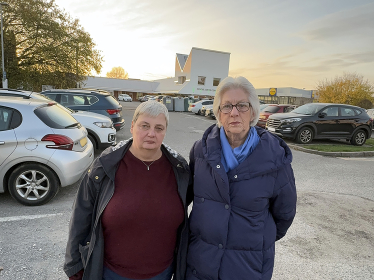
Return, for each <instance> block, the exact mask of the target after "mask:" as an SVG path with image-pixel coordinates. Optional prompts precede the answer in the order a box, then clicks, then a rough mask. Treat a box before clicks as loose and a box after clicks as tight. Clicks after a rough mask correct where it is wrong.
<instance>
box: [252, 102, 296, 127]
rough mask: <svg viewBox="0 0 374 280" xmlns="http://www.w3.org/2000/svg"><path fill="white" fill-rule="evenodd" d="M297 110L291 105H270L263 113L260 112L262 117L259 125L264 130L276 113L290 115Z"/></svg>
mask: <svg viewBox="0 0 374 280" xmlns="http://www.w3.org/2000/svg"><path fill="white" fill-rule="evenodd" d="M260 106H261V105H260ZM295 108H296V105H290V104H276V105H273V104H271V105H268V106H266V107H265V108H264V109H263V110H262V111H260V117H259V119H258V122H257V125H258V126H260V127H262V128H265V125H266V121H267V120H268V118H269V116H270V115H272V114H276V113H288V112H290V111H292V110H293V109H295Z"/></svg>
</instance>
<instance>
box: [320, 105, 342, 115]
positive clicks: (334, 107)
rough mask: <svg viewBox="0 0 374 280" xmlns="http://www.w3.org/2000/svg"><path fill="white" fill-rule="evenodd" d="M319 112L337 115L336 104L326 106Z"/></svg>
mask: <svg viewBox="0 0 374 280" xmlns="http://www.w3.org/2000/svg"><path fill="white" fill-rule="evenodd" d="M321 113H325V114H326V115H327V116H328V117H337V116H339V108H338V107H336V106H333V107H328V108H326V109H325V110H323V111H322V112H321Z"/></svg>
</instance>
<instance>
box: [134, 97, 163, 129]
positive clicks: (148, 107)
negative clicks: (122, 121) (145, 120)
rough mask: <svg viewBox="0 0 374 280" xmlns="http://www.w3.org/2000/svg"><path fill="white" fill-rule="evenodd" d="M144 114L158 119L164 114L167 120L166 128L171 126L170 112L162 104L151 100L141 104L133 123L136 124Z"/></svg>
mask: <svg viewBox="0 0 374 280" xmlns="http://www.w3.org/2000/svg"><path fill="white" fill-rule="evenodd" d="M142 114H146V115H148V116H151V117H157V116H158V115H159V114H164V115H165V119H166V127H167V126H168V124H169V112H168V109H167V108H166V106H165V105H164V104H162V103H160V102H157V101H154V100H149V101H146V102H143V103H141V104H140V105H139V106H138V107H137V108H136V110H135V113H134V116H133V117H132V121H133V122H134V123H136V121H137V120H138V118H139V116H140V115H142Z"/></svg>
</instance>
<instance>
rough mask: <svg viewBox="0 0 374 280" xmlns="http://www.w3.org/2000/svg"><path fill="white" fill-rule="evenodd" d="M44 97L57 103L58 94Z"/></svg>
mask: <svg viewBox="0 0 374 280" xmlns="http://www.w3.org/2000/svg"><path fill="white" fill-rule="evenodd" d="M42 95H43V96H46V97H48V98H50V99H52V100H54V101H57V94H42Z"/></svg>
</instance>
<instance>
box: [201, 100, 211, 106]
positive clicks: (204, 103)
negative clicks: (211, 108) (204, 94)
mask: <svg viewBox="0 0 374 280" xmlns="http://www.w3.org/2000/svg"><path fill="white" fill-rule="evenodd" d="M202 104H203V105H209V104H213V100H209V101H204V102H203V103H202Z"/></svg>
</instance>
